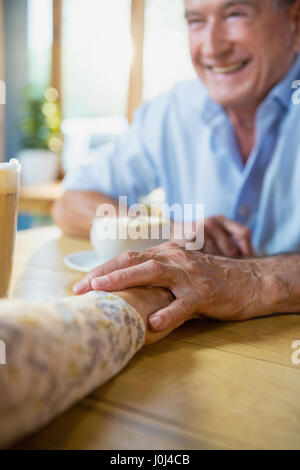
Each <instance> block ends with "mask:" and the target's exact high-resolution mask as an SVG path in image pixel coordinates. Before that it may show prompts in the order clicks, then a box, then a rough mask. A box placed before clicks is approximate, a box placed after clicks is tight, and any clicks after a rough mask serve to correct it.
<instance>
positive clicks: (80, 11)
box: [62, 0, 132, 117]
mask: <svg viewBox="0 0 300 470" xmlns="http://www.w3.org/2000/svg"><path fill="white" fill-rule="evenodd" d="M130 18H131V1H130V0H109V1H108V0H64V2H63V26H62V30H63V56H62V57H63V59H62V75H63V90H62V94H63V108H64V116H65V117H97V116H103V115H106V116H109V115H126V110H127V96H128V81H129V71H130V64H131V54H132V51H131V37H130Z"/></svg>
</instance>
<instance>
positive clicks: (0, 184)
mask: <svg viewBox="0 0 300 470" xmlns="http://www.w3.org/2000/svg"><path fill="white" fill-rule="evenodd" d="M20 172H21V166H20V164H19V162H18V160H15V159H13V160H10V162H8V163H0V297H7V296H8V290H9V283H10V277H11V272H12V263H13V252H14V245H15V238H16V229H17V214H18V197H19V188H20Z"/></svg>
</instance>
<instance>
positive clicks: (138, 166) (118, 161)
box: [64, 100, 164, 205]
mask: <svg viewBox="0 0 300 470" xmlns="http://www.w3.org/2000/svg"><path fill="white" fill-rule="evenodd" d="M163 108H164V105H163V100H160V101H159V100H158V101H156V103H154V105H153V104H152V103H146V104H144V105H143V106H142V107H141V108H140V109H139V110H137V111H136V113H135V116H134V121H133V124H132V125H131V127H130V128H129V130H128V131H127V132H126V133H125V134H124V135H123V136H122V137H121V138H119V139H118V140H117V141H116V142H115V143H109V144H107V145H104V146H102V147H100V148H99V149H97V150H95V151H93V152H91V153H90V154H89V155H88V156H86V157H85V158H84V161H83V162H82V163H81V164H80V165H79V166H78V167H76V168H75V170H73V171H72V172H71V173H70V174H68V175H67V176H66V178H65V180H64V187H65V189H66V190H71V191H99V192H101V193H103V194H106V195H108V196H110V197H112V198H114V199H118V197H119V196H127V198H128V205H131V204H134V203H136V202H138V200H139V198H140V197H141V196H145V195H147V194H149V193H150V192H151V191H153V190H154V189H156V188H157V187H158V186H159V185H160V179H159V170H158V167H157V164H156V158H157V157H158V155H157V152H156V150H154V149H156V148H158V147H159V140H160V132H157V129H158V128H159V125H158V122H160V120H161V119H162V118H163V113H164V109H163ZM153 152H155V153H156V155H154V154H153Z"/></svg>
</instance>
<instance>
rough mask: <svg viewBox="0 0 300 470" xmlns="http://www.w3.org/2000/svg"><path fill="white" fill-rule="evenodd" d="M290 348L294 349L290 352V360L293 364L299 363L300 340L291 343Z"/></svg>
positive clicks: (297, 364)
mask: <svg viewBox="0 0 300 470" xmlns="http://www.w3.org/2000/svg"><path fill="white" fill-rule="evenodd" d="M292 349H295V351H294V352H293V353H292V357H291V361H292V364H294V365H295V366H299V365H300V340H299V339H298V340H296V341H294V342H293V343H292Z"/></svg>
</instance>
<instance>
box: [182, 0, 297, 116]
mask: <svg viewBox="0 0 300 470" xmlns="http://www.w3.org/2000/svg"><path fill="white" fill-rule="evenodd" d="M185 12H186V19H187V22H188V27H189V36H190V50H191V56H192V61H193V64H194V67H195V69H196V71H197V74H198V75H199V77H200V79H201V80H202V81H203V83H204V84H205V86H206V87H207V89H208V92H209V93H210V95H211V97H212V98H213V99H214V100H215V101H216V102H218V103H219V104H221V105H223V106H225V107H237V108H240V107H241V108H245V107H247V106H250V107H253V105H254V106H257V105H258V104H259V103H260V102H261V101H262V100H263V99H264V97H265V96H266V94H267V93H268V92H269V91H270V89H271V88H272V87H273V86H274V85H275V84H276V83H277V82H278V81H279V80H280V79H281V78H282V77H283V76H284V75H285V74H286V72H287V71H288V69H289V67H290V66H291V64H292V62H293V58H294V57H295V52H296V51H297V47H298V46H299V38H298V37H297V34H296V30H297V23H296V19H295V17H296V15H292V14H291V9H285V8H276V6H275V5H274V2H273V0H185Z"/></svg>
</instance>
